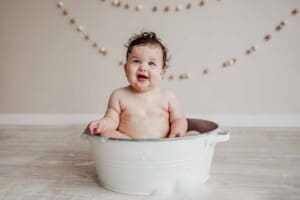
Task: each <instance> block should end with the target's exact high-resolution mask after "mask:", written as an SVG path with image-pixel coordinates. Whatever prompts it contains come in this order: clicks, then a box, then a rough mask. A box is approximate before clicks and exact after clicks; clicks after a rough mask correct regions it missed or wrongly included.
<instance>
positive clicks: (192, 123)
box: [83, 118, 219, 142]
mask: <svg viewBox="0 0 300 200" xmlns="http://www.w3.org/2000/svg"><path fill="white" fill-rule="evenodd" d="M187 121H188V131H192V130H194V131H198V132H200V134H199V135H190V136H182V137H174V138H112V137H106V136H101V135H98V134H94V135H92V134H89V133H87V132H86V131H84V132H83V134H84V135H85V136H87V137H90V138H96V139H99V140H105V141H122V142H123V141H124V142H125V141H126V142H167V141H178V140H189V139H193V138H197V137H205V136H206V135H209V134H211V133H212V132H214V131H216V130H218V128H219V125H218V124H217V123H216V122H213V121H209V120H203V119H196V118H187ZM199 123H200V124H199ZM208 124H209V125H208ZM201 125H202V126H203V127H201ZM207 126H210V127H207Z"/></svg>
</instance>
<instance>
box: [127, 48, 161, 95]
mask: <svg viewBox="0 0 300 200" xmlns="http://www.w3.org/2000/svg"><path fill="white" fill-rule="evenodd" d="M125 73H126V76H127V79H128V82H129V83H130V85H131V86H132V87H133V88H134V89H136V90H137V91H138V92H144V91H149V90H151V89H154V88H156V87H158V83H159V82H160V80H162V78H163V75H164V70H163V53H162V49H161V47H160V46H158V45H150V44H147V45H138V46H134V47H133V48H132V51H131V53H130V54H129V55H128V58H127V61H126V64H125Z"/></svg>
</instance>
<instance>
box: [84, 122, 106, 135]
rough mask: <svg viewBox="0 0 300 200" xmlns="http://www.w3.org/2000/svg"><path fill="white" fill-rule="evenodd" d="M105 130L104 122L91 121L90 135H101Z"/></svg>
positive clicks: (89, 125)
mask: <svg viewBox="0 0 300 200" xmlns="http://www.w3.org/2000/svg"><path fill="white" fill-rule="evenodd" d="M104 128H105V123H104V121H103V120H95V121H91V122H90V123H89V124H88V126H87V128H86V129H87V131H88V133H90V134H92V135H94V134H101V132H103V130H104Z"/></svg>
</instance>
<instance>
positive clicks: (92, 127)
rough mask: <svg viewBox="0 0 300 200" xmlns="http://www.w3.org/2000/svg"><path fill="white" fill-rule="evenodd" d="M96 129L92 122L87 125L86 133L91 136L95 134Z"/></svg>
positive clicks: (95, 124)
mask: <svg viewBox="0 0 300 200" xmlns="http://www.w3.org/2000/svg"><path fill="white" fill-rule="evenodd" d="M96 129H97V123H95V122H92V123H90V124H89V125H88V131H89V133H91V134H95V133H96Z"/></svg>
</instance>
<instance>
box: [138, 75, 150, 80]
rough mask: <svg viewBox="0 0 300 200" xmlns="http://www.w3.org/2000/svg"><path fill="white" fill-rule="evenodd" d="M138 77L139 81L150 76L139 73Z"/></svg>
mask: <svg viewBox="0 0 300 200" xmlns="http://www.w3.org/2000/svg"><path fill="white" fill-rule="evenodd" d="M137 79H138V80H139V81H143V80H146V79H148V76H146V75H143V74H138V75H137Z"/></svg>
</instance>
